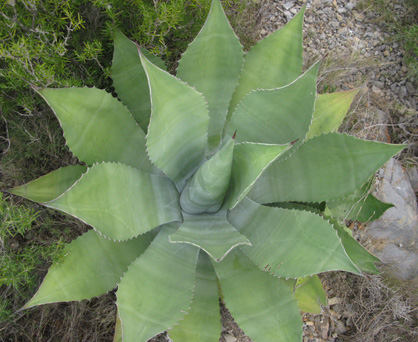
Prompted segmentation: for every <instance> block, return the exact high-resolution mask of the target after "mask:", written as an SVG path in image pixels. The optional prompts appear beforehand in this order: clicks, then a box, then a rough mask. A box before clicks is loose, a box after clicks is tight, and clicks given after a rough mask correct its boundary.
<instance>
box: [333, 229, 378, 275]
mask: <svg viewBox="0 0 418 342" xmlns="http://www.w3.org/2000/svg"><path fill="white" fill-rule="evenodd" d="M332 222H333V226H334V228H335V230H336V231H337V233H338V236H339V237H340V238H341V241H342V244H343V246H344V249H345V250H346V251H347V254H348V255H349V256H350V259H351V260H353V262H354V263H355V264H356V266H357V267H358V268H359V269H360V270H362V271H363V272H369V273H375V274H376V273H379V271H378V269H377V268H376V266H375V263H376V262H380V260H379V259H378V258H376V257H375V256H374V255H372V254H370V253H369V252H368V251H367V250H366V249H364V247H363V246H361V245H360V244H359V243H358V242H357V241H356V240H355V239H354V238H353V237H352V236H350V235H349V234H348V233H347V232H346V231H345V230H344V228H343V227H341V226H340V225H339V224H338V223H337V222H336V221H332Z"/></svg>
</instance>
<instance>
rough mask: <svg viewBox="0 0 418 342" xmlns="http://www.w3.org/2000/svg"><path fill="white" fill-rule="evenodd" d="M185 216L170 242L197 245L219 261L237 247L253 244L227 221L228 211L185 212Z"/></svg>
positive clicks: (171, 236)
mask: <svg viewBox="0 0 418 342" xmlns="http://www.w3.org/2000/svg"><path fill="white" fill-rule="evenodd" d="M183 217H184V222H183V224H182V225H181V226H180V228H179V230H178V231H177V232H175V233H174V234H171V235H170V242H173V243H188V244H191V245H194V246H197V247H199V248H201V249H203V250H204V251H205V252H206V253H208V254H209V256H210V257H211V258H213V259H214V260H215V261H217V262H220V261H221V260H223V258H225V256H226V255H227V254H228V253H229V252H231V251H232V250H233V249H234V248H235V247H238V246H242V245H249V246H251V243H250V241H249V240H248V239H247V238H246V237H245V236H244V235H242V234H241V233H239V232H238V231H237V230H236V229H235V228H234V227H233V226H231V224H230V223H229V222H228V221H227V219H226V211H220V212H217V213H215V214H200V215H189V214H186V213H183Z"/></svg>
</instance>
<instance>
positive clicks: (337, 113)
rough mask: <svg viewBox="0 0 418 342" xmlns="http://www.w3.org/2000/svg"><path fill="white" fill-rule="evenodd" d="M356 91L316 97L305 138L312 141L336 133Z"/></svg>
mask: <svg viewBox="0 0 418 342" xmlns="http://www.w3.org/2000/svg"><path fill="white" fill-rule="evenodd" d="M358 91H359V90H358V89H353V90H348V91H341V92H336V93H330V94H320V95H318V97H317V98H316V102H315V113H314V115H313V119H312V125H311V127H309V132H308V135H307V138H308V139H312V138H313V137H315V136H317V135H320V134H323V133H329V132H334V131H337V129H338V127H340V125H341V123H342V122H343V119H344V117H345V115H346V114H347V111H348V109H349V108H350V105H351V103H352V102H353V100H354V97H355V96H356V95H357V93H358Z"/></svg>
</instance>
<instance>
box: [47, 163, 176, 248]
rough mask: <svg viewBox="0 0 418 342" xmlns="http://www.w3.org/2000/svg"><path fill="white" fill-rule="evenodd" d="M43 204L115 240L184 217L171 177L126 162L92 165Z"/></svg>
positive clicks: (127, 237)
mask: <svg viewBox="0 0 418 342" xmlns="http://www.w3.org/2000/svg"><path fill="white" fill-rule="evenodd" d="M44 204H45V205H46V206H47V207H50V208H54V209H58V210H61V211H64V212H66V213H68V214H70V215H72V216H75V217H77V218H79V219H80V220H82V221H84V222H86V223H87V224H89V225H91V226H93V227H94V228H95V229H97V230H98V231H99V232H101V233H102V234H104V235H105V236H107V237H110V238H112V239H114V240H125V239H130V238H132V237H134V236H137V235H139V234H143V233H145V232H147V231H149V230H151V229H153V228H155V227H157V226H159V225H161V224H164V223H168V222H173V221H181V220H182V216H181V212H180V208H179V205H178V193H177V190H176V188H175V187H174V184H173V183H172V182H171V181H170V180H169V179H168V178H166V177H164V176H157V175H151V174H148V173H143V172H141V171H139V170H137V169H134V168H131V167H129V166H126V165H123V164H111V163H103V164H98V165H95V166H93V167H92V168H90V169H89V170H88V171H87V173H86V174H84V176H83V177H81V179H80V180H79V181H78V182H77V183H76V184H75V185H74V186H73V187H71V188H70V189H69V190H68V191H67V192H65V193H64V194H63V195H62V196H60V197H58V198H57V199H55V200H53V201H50V202H46V203H44Z"/></svg>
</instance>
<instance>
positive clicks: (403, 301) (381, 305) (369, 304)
mask: <svg viewBox="0 0 418 342" xmlns="http://www.w3.org/2000/svg"><path fill="white" fill-rule="evenodd" d="M323 282H324V284H325V286H329V287H331V288H332V289H333V290H334V291H335V295H336V296H337V297H339V298H342V299H343V301H342V303H341V311H340V313H341V314H342V318H341V320H342V321H344V322H347V320H350V322H352V323H351V324H352V326H353V328H352V329H350V330H349V331H348V332H347V333H346V334H345V335H341V336H340V339H341V340H343V341H353V342H354V341H355V342H397V341H404V342H411V341H416V340H417V339H418V310H417V304H418V291H417V287H416V284H412V285H411V284H408V283H403V284H399V283H398V284H397V286H394V285H389V284H388V281H387V280H384V278H383V277H382V276H380V275H367V276H357V275H353V274H346V273H342V272H339V273H334V272H333V273H329V274H326V275H324V276H323Z"/></svg>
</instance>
